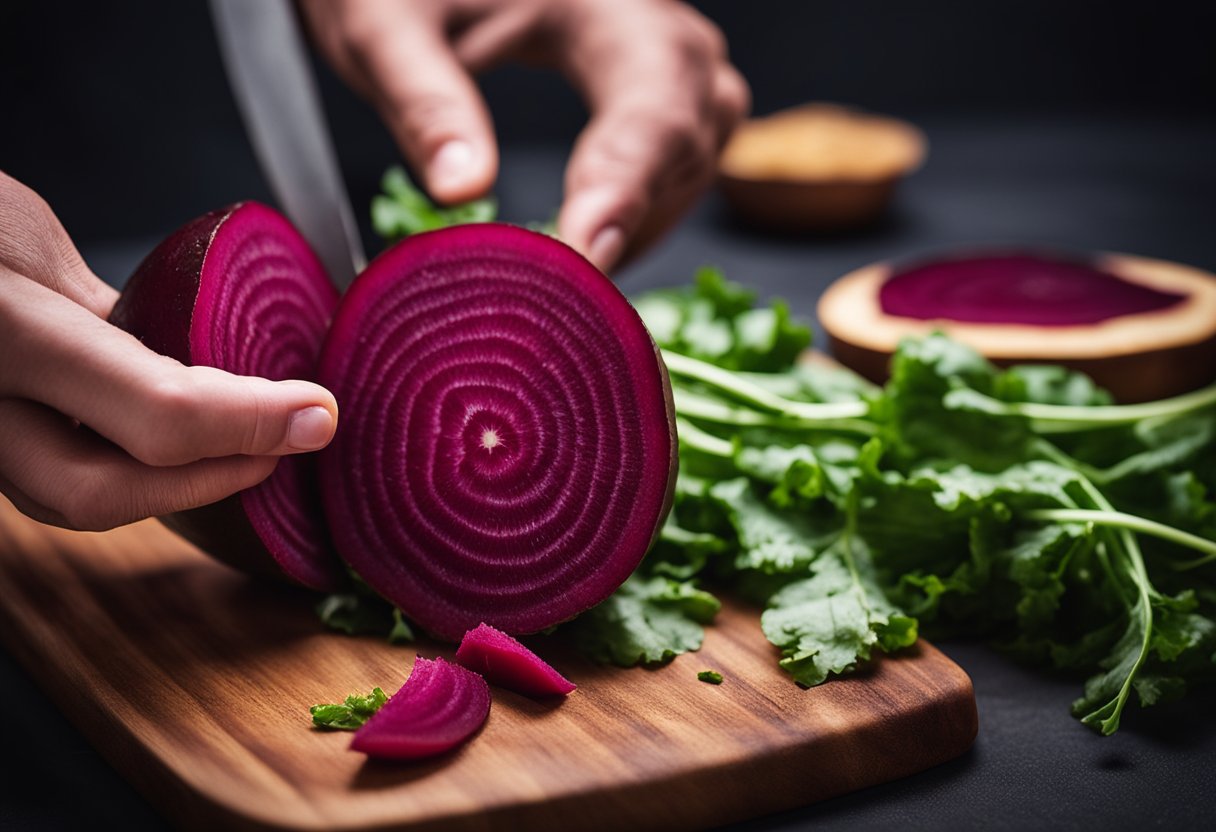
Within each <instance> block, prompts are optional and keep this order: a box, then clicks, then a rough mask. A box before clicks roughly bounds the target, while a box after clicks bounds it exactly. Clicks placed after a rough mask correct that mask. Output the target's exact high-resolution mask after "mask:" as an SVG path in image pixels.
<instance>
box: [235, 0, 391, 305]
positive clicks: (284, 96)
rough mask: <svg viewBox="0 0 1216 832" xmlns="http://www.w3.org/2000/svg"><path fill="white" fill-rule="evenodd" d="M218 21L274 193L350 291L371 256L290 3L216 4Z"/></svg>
mask: <svg viewBox="0 0 1216 832" xmlns="http://www.w3.org/2000/svg"><path fill="white" fill-rule="evenodd" d="M211 15H212V18H213V19H214V21H215V28H216V32H217V34H218V36H219V44H220V54H221V56H222V57H223V61H224V67H225V69H226V70H227V73H228V81H229V83H230V84H231V85H232V91H233V93H234V94H235V96H236V101H237V106H238V109H239V110H240V112H241V117H242V119H243V121H244V122H245V130H246V132H247V133H248V134H249V139H250V141H251V142H252V144H253V149H254V152H255V154H256V155H257V158H258V162H259V164H260V165H261V167H262V171H263V172H264V173H265V175H266V178H267V180H268V181H269V184H270V190H271V192H272V193H273V194H274V196H275V199H277V200H278V202H279V205H280V206H281V207H282V209H283V211H284V213H286V214H287V216H288V218H290V219H291V221H292V222H293V223H295V225H296V227H297V228H298V229H299V230H300V232H301V233H302V234H303V235H304V237H305V239H307V240H308V242H309V243H311V244H312V247H313V249H314V250H315V251H316V252H317V255H318V256H319V257H320V258H321V262H322V263H323V264H324V265H325V268H326V270H327V271H328V272H329V276H330V279H331V280H332V281H333V282H334V284H335V285H336V286H337V287H338V289H339V291H342V290H345V289H346V287H348V286H349V285H350V283H351V281H352V280H354V278H355V275H356V274H358V273H359V272H360V271H362V270H363V267H364V266H365V265H367V258H366V257H365V256H364V253H363V243H362V241H361V240H360V239H359V231H358V228H357V227H356V225H355V219H354V215H353V214H352V213H351V207H350V198H349V197H348V196H347V194H346V186H345V185H344V184H343V182H342V173H341V171H340V170H339V168H338V160H337V156H336V155H335V153H334V147H333V142H332V141H331V140H330V136H329V129H328V127H327V125H326V123H325V115H324V113H323V112H322V109H321V100H320V96H319V95H318V93H317V84H316V79H315V78H314V77H313V74H312V69H311V67H310V66H309V64H308V55H307V53H306V51H305V48H304V43H303V38H302V37H301V36H300V26H299V23H298V22H297V20H296V17H295V13H294V12H293V10H292V7H291V3H290V0H211Z"/></svg>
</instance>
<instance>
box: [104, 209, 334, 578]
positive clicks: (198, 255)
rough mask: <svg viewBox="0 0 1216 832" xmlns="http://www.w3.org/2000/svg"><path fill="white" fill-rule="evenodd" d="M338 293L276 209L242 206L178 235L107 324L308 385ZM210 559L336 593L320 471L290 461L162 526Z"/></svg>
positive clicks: (241, 370)
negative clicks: (261, 478) (305, 381)
mask: <svg viewBox="0 0 1216 832" xmlns="http://www.w3.org/2000/svg"><path fill="white" fill-rule="evenodd" d="M337 303H338V295H337V292H336V291H335V290H334V288H333V286H332V285H331V284H330V282H329V279H328V278H327V277H326V275H325V271H324V269H323V268H322V266H321V263H320V261H319V260H318V259H317V257H316V255H315V254H314V253H313V252H312V250H311V249H310V248H309V247H308V243H307V242H305V240H304V238H303V237H301V236H300V234H299V233H298V232H297V231H296V230H295V229H294V228H293V227H292V226H291V224H290V223H289V222H288V221H287V220H286V219H285V218H284V217H282V216H281V215H280V214H278V213H277V212H275V211H274V210H272V209H270V208H268V207H266V206H265V205H260V204H258V203H255V202H244V203H240V204H238V205H233V206H230V207H228V208H224V209H221V210H219V211H213V212H211V213H209V214H205V215H203V216H201V217H199V218H198V219H195V220H192V221H191V222H189V223H187V224H186V225H184V226H182V227H181V228H179V229H178V230H177V231H175V232H173V234H171V235H170V236H169V237H168V238H167V239H165V241H164V242H162V243H161V244H160V245H159V246H157V247H156V249H155V250H154V251H153V252H152V253H151V254H149V255H148V256H147V257H146V258H145V259H144V261H143V262H142V263H141V264H140V265H139V268H138V269H137V270H136V272H135V274H134V275H133V276H132V277H131V280H130V281H129V282H128V284H127V286H126V288H125V290H124V291H123V293H122V296H121V297H120V298H119V300H118V303H117V304H116V305H115V307H114V311H113V312H112V313H111V315H110V321H111V323H113V324H115V325H116V326H119V327H121V328H122V329H125V330H127V331H128V332H130V333H132V334H134V335H135V336H137V337H138V338H139V339H140V340H141V341H142V342H143V343H144V344H145V345H146V346H148V347H149V348H150V349H153V350H155V351H156V352H158V353H161V354H162V355H167V356H170V357H172V358H175V359H177V360H178V361H180V362H182V363H183V364H190V365H205V366H209V367H218V368H219V369H221V370H227V371H229V372H232V373H237V374H240V375H249V376H262V377H264V378H268V379H271V380H275V381H278V380H282V379H311V378H312V377H313V374H314V369H315V365H316V360H317V355H318V353H319V352H320V347H321V342H322V341H323V340H324V337H325V331H326V328H327V327H328V325H329V321H330V319H331V318H332V317H333V312H334V309H335V308H336V306H337ZM162 519H163V520H164V522H165V524H166V525H168V526H169V527H170V528H172V529H174V530H175V531H177V532H178V533H179V534H181V535H182V536H184V537H186V538H187V539H189V540H190V541H191V542H193V543H194V544H196V545H197V546H199V548H201V549H203V550H204V551H206V552H208V553H209V554H211V555H212V556H214V557H216V558H218V559H220V560H223V561H225V562H227V563H230V564H231V565H233V566H236V567H238V568H240V569H244V570H246V571H249V572H254V573H258V574H271V575H283V574H286V575H287V576H289V577H290V578H292V579H293V580H295V581H297V582H298V583H300V584H303V585H304V586H308V587H312V588H314V589H323V590H325V589H333V588H335V587H337V586H338V585H339V584H340V583H341V580H342V577H343V576H342V569H341V564H340V562H339V561H338V559H337V557H336V556H335V555H334V554H333V552H332V549H331V548H330V546H329V544H328V539H329V537H328V534H327V532H326V530H325V526H324V521H323V517H322V510H321V506H320V495H319V494H318V493H317V487H316V473H315V463H314V461H313V460H312V459H311V458H309V457H307V456H287V457H284V458H283V459H281V460H280V461H279V464H278V466H277V467H276V468H275V470H274V473H272V474H271V475H270V477H268V478H267V479H266V480H264V481H263V482H262V483H260V484H258V485H256V486H254V487H253V488H249V489H246V490H245V491H242V492H241V493H240V494H237V495H234V496H232V497H229V498H228V499H226V500H222V501H220V502H219V503H215V504H213V505H210V506H205V507H203V508H200V509H193V510H190V511H185V512H179V513H178V514H175V515H172V516H170V517H166V518H162Z"/></svg>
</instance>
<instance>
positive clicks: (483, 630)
mask: <svg viewBox="0 0 1216 832" xmlns="http://www.w3.org/2000/svg"><path fill="white" fill-rule="evenodd" d="M456 661H457V662H458V663H460V664H461V665H463V666H464V667H467V668H468V669H469V670H472V671H475V672H476V673H480V674H481V675H482V676H484V677H485V678H486V680H487V681H488V682H490V684H492V685H498V686H499V687H500V688H506V689H507V690H513V691H515V692H516V693H522V694H524V695H525V696H565V695H566V694H568V693H570V692H571V691H573V690H574V689H575V684H574V683H573V682H571V681H570V680H569V679H567V678H566V677H565V676H563V675H562V674H560V673H558V672H557V671H556V670H554V669H553V668H552V667H550V666H549V665H548V664H547V663H546V662H545V661H544V660H543V659H542V658H541V657H540V656H538V655H536V654H535V653H533V652H532V651H531V650H529V649H528V648H527V647H524V646H523V645H522V644H520V643H519V642H518V641H516V640H515V639H513V638H511V637H510V636H509V635H507V634H506V633H500V632H499V631H498V630H495V629H494V628H493V627H491V626H489V625H488V624H482V625H480V626H479V627H477V629H475V630H469V631H468V632H467V633H465V634H464V638H463V639H461V640H460V647H459V648H458V649H457V650H456Z"/></svg>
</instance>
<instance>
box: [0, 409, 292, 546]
mask: <svg viewBox="0 0 1216 832" xmlns="http://www.w3.org/2000/svg"><path fill="white" fill-rule="evenodd" d="M0 436H19V437H21V441H19V442H5V443H0V491H3V492H4V493H5V494H6V495H7V496H8V497H9V498H10V499H11V500H12V501H13V504H14V505H16V506H17V508H18V509H19V510H20V511H22V512H23V513H25V514H27V515H29V516H31V517H33V518H34V519H35V520H40V521H42V522H45V523H52V524H54V525H57V526H64V527H67V528H73V529H79V530H82V531H104V530H105V529H111V528H114V527H115V526H121V525H123V524H126V523H131V522H134V521H136V520H142V519H143V518H145V517H154V516H160V515H164V514H171V513H173V512H175V511H181V510H184V509H188V508H197V507H198V506H203V505H207V504H209V503H214V502H215V501H217V500H220V499H223V498H224V497H227V496H228V495H230V494H234V493H236V492H237V491H240V490H242V489H245V488H250V487H252V486H254V485H256V484H257V483H259V482H261V481H262V480H264V479H265V478H266V477H268V476H269V475H270V473H271V471H273V470H274V466H275V463H276V462H277V461H278V460H277V458H276V457H253V456H235V457H228V458H225V459H206V460H202V461H199V462H194V463H191V464H189V465H181V466H175V467H167V468H164V467H162V468H158V467H153V466H149V465H144V464H142V463H140V462H139V461H138V460H136V459H133V458H132V457H130V456H129V455H127V454H126V453H124V452H123V451H122V450H121V449H119V448H117V447H115V446H114V445H112V444H110V443H108V442H106V441H105V440H103V439H101V438H99V437H97V436H95V435H90V434H89V433H88V432H87V431H83V430H81V429H79V428H76V427H75V426H74V425H73V423H72V422H71V420H69V419H68V418H66V417H64V416H63V415H61V414H59V413H56V412H55V411H53V410H51V409H50V408H48V407H45V406H44V405H40V404H36V403H34V402H28V401H22V400H20V399H0Z"/></svg>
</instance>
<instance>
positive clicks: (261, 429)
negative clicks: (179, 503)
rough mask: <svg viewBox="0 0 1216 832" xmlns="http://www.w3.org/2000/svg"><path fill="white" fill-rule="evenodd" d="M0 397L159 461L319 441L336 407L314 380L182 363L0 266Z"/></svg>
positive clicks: (288, 449)
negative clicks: (27, 403)
mask: <svg viewBox="0 0 1216 832" xmlns="http://www.w3.org/2000/svg"><path fill="white" fill-rule="evenodd" d="M0 396H10V397H17V398H23V399H30V400H33V401H39V402H42V403H44V404H46V405H49V406H50V407H52V408H54V409H55V410H57V411H59V412H60V413H63V414H66V415H68V416H71V417H73V418H75V419H78V420H79V421H80V422H82V423H84V424H86V425H88V426H89V427H91V428H93V429H94V430H96V431H97V432H98V433H100V434H102V435H103V436H105V437H106V438H107V439H110V440H111V441H113V442H115V443H117V444H118V445H120V446H121V447H123V448H124V449H125V450H126V451H127V452H128V453H130V454H131V455H132V456H134V457H136V458H137V459H139V460H140V461H141V462H144V463H147V464H149V465H165V466H172V465H182V464H185V463H188V462H193V461H195V460H199V459H203V458H208V457H225V456H231V455H233V454H246V455H255V456H257V455H267V454H273V455H281V454H288V453H297V452H301V451H312V450H317V449H318V448H321V447H323V446H324V445H326V444H328V442H329V440H330V439H331V438H332V436H333V431H334V428H335V426H336V423H337V412H338V411H337V404H336V402H335V401H334V398H333V396H332V395H331V394H330V393H329V391H327V390H325V388H323V387H320V386H318V385H316V384H311V383H309V382H305V381H280V382H274V381H267V380H266V379H262V378H253V377H248V376H236V375H232V374H229V373H225V372H223V371H221V370H217V369H214V368H211V367H186V366H183V365H182V364H179V363H178V362H176V361H174V360H173V359H170V358H166V357H164V356H161V355H157V354H156V353H154V352H152V351H151V350H149V349H147V348H146V347H144V346H143V345H142V344H140V343H139V342H138V341H137V340H136V339H135V338H133V337H132V336H130V335H129V334H127V333H125V332H123V331H121V330H119V329H117V328H116V327H113V326H111V325H110V324H108V323H106V322H105V321H103V320H101V319H100V318H98V317H96V316H95V315H92V314H90V313H89V312H88V311H87V310H85V309H82V308H81V307H79V306H77V305H76V304H74V303H72V302H71V301H70V300H68V299H67V298H65V297H63V296H61V295H58V294H56V293H54V292H52V291H50V290H49V289H47V288H45V287H43V286H40V285H39V284H36V283H33V282H32V281H28V280H22V279H19V278H18V279H9V280H4V279H3V276H2V275H0Z"/></svg>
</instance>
